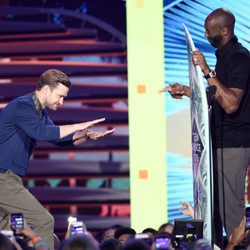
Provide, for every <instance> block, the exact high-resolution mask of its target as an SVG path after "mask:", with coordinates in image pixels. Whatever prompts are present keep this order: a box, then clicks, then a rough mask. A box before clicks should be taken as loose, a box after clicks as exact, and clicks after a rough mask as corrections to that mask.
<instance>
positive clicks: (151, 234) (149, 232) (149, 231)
mask: <svg viewBox="0 0 250 250" xmlns="http://www.w3.org/2000/svg"><path fill="white" fill-rule="evenodd" d="M142 233H144V234H147V235H148V236H149V238H150V239H152V241H154V240H155V236H156V234H157V231H156V230H155V229H153V228H151V227H148V228H145V229H144V230H143V231H142Z"/></svg>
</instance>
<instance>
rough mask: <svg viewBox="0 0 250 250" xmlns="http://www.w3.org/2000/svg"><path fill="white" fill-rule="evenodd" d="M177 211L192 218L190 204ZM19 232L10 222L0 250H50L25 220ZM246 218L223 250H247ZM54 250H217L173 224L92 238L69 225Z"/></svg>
mask: <svg viewBox="0 0 250 250" xmlns="http://www.w3.org/2000/svg"><path fill="white" fill-rule="evenodd" d="M180 211H181V212H182V213H183V214H184V215H187V216H191V217H193V214H194V213H193V212H194V211H193V208H192V206H191V205H190V203H189V202H186V201H184V202H181V208H180ZM23 221H24V223H23V229H22V230H14V229H13V227H12V222H10V223H9V229H10V230H8V231H1V232H0V250H26V249H27V250H32V249H34V250H49V249H48V247H47V246H46V243H45V242H44V241H43V239H42V238H41V237H40V236H39V235H38V234H37V233H36V232H35V231H34V230H33V229H32V227H31V226H30V225H28V224H27V222H26V220H25V218H24V220H23ZM245 224H246V218H245V217H244V218H243V219H242V221H241V223H240V225H239V226H238V227H237V228H235V230H234V232H233V234H232V235H231V236H230V238H229V241H228V242H227V243H226V245H225V248H224V249H225V250H233V249H248V250H250V246H249V247H247V245H246V244H245V245H244V246H243V244H242V242H244V240H245V239H246V238H247V236H248V234H249V230H246V229H245ZM54 243H55V248H54V249H58V250H173V249H180V250H181V249H183V250H185V249H187V250H189V249H190V250H191V249H194V250H210V249H218V248H214V246H211V245H210V243H209V242H208V241H207V240H206V239H202V238H199V237H197V235H196V234H195V233H194V232H192V233H191V234H190V232H187V231H186V232H183V235H180V232H178V235H177V233H176V230H175V224H171V223H164V224H162V225H161V226H160V227H159V228H158V229H153V228H146V229H144V230H143V231H142V232H136V231H135V230H134V229H133V228H129V227H123V226H122V225H112V226H110V227H109V228H107V229H105V230H104V231H103V232H100V233H99V234H98V235H95V237H94V236H93V235H92V234H91V233H90V232H88V231H87V228H86V226H85V225H84V223H83V222H77V221H75V220H74V221H69V224H68V229H67V233H66V235H65V239H63V240H62V241H61V242H60V240H59V239H58V237H56V235H54Z"/></svg>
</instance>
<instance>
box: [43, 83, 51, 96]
mask: <svg viewBox="0 0 250 250" xmlns="http://www.w3.org/2000/svg"><path fill="white" fill-rule="evenodd" d="M41 90H42V92H43V94H45V95H47V94H49V93H50V92H51V90H50V87H49V85H44V86H43V87H42V89H41Z"/></svg>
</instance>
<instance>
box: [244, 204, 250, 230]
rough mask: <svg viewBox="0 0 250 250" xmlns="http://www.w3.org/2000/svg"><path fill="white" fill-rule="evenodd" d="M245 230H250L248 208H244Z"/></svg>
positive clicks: (249, 210) (249, 208) (249, 212)
mask: <svg viewBox="0 0 250 250" xmlns="http://www.w3.org/2000/svg"><path fill="white" fill-rule="evenodd" d="M245 216H246V230H248V229H250V207H246V208H245Z"/></svg>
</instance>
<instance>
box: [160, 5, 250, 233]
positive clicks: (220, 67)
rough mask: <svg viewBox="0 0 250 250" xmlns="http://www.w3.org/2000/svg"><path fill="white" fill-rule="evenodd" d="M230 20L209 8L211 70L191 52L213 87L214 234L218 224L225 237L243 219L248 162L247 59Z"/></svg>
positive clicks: (181, 90)
mask: <svg viewBox="0 0 250 250" xmlns="http://www.w3.org/2000/svg"><path fill="white" fill-rule="evenodd" d="M234 25H235V17H234V15H233V14H232V13H231V12H230V11H228V10H226V9H223V8H220V9H216V10H214V11H213V12H212V13H211V14H209V15H208V16H207V18H206V20H205V36H206V38H207V39H208V41H209V43H210V44H211V45H212V46H213V47H215V48H217V50H216V53H215V54H216V58H217V62H216V67H215V70H212V69H211V68H210V67H209V66H208V64H207V62H206V60H205V58H204V56H203V54H202V53H201V52H200V51H195V52H193V54H192V60H193V63H194V65H199V66H200V67H201V70H202V72H203V74H204V78H205V79H206V80H207V82H208V85H209V86H215V87H216V93H215V100H214V101H213V103H212V105H213V111H212V137H213V148H214V152H213V153H214V166H215V169H214V180H215V182H214V188H215V204H216V205H215V215H216V209H217V207H218V204H219V209H218V210H219V211H218V214H219V216H215V231H216V232H217V233H218V232H219V233H221V227H220V221H221V222H222V223H223V225H224V227H225V230H226V233H227V236H228V237H229V236H230V235H231V234H232V232H233V230H234V228H235V227H237V226H238V225H239V224H240V222H241V220H242V218H243V216H244V193H245V177H246V171H247V167H248V164H249V161H250V89H249V87H250V72H249V71H250V56H249V51H248V50H247V49H246V48H244V47H243V46H242V45H241V44H240V43H239V42H238V39H237V37H236V36H235V35H234ZM162 91H168V92H169V93H170V94H171V95H172V97H173V98H177V99H178V98H182V96H183V95H186V96H190V94H191V93H190V87H189V86H184V85H181V84H179V83H175V84H171V85H170V86H169V87H167V88H164V89H163V90H162Z"/></svg>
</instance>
